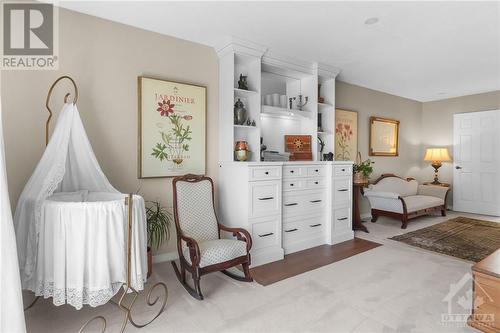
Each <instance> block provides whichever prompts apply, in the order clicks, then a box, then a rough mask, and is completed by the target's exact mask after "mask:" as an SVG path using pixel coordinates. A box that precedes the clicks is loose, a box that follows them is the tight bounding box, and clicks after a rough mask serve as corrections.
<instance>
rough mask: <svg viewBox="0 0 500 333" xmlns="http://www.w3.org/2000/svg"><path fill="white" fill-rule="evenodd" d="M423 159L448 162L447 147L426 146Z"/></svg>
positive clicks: (449, 159)
mask: <svg viewBox="0 0 500 333" xmlns="http://www.w3.org/2000/svg"><path fill="white" fill-rule="evenodd" d="M424 161H433V162H434V161H437V162H449V161H451V157H450V154H449V153H448V148H427V151H426V152H425V157H424Z"/></svg>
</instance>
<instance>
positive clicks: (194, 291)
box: [171, 261, 203, 301]
mask: <svg viewBox="0 0 500 333" xmlns="http://www.w3.org/2000/svg"><path fill="white" fill-rule="evenodd" d="M171 263H172V267H173V268H174V272H175V275H176V276H177V279H179V282H180V283H181V284H182V286H183V287H184V289H186V291H187V292H188V293H189V295H191V296H193V297H194V298H196V299H197V300H200V301H201V300H203V295H202V293H201V289H200V275H199V274H197V273H193V274H192V276H193V282H194V286H195V289H193V288H191V286H190V285H189V284H188V283H187V282H186V268H185V267H183V265H182V263H181V264H180V265H181V271H184V273H181V272H180V271H179V268H178V267H177V264H176V263H175V261H171ZM183 274H184V276H182V275H183Z"/></svg>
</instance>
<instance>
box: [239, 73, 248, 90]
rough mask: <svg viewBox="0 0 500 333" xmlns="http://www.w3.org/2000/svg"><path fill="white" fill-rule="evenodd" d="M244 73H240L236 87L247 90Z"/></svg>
mask: <svg viewBox="0 0 500 333" xmlns="http://www.w3.org/2000/svg"><path fill="white" fill-rule="evenodd" d="M247 77H248V76H246V75H243V74H240V79H239V80H238V89H242V90H248V82H247Z"/></svg>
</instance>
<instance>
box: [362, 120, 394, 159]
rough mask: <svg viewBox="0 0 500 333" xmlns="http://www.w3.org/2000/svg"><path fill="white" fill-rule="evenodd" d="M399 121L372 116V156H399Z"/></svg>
mask: <svg viewBox="0 0 500 333" xmlns="http://www.w3.org/2000/svg"><path fill="white" fill-rule="evenodd" d="M398 137H399V121H398V120H393V119H386V118H379V117H370V152H369V153H370V156H398V154H399V152H398Z"/></svg>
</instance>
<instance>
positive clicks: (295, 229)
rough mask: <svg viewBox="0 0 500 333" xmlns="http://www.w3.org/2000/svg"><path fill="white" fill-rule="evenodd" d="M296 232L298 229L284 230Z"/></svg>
mask: <svg viewBox="0 0 500 333" xmlns="http://www.w3.org/2000/svg"><path fill="white" fill-rule="evenodd" d="M297 230H299V229H297V228H293V229H290V230H285V232H294V231H297Z"/></svg>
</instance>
